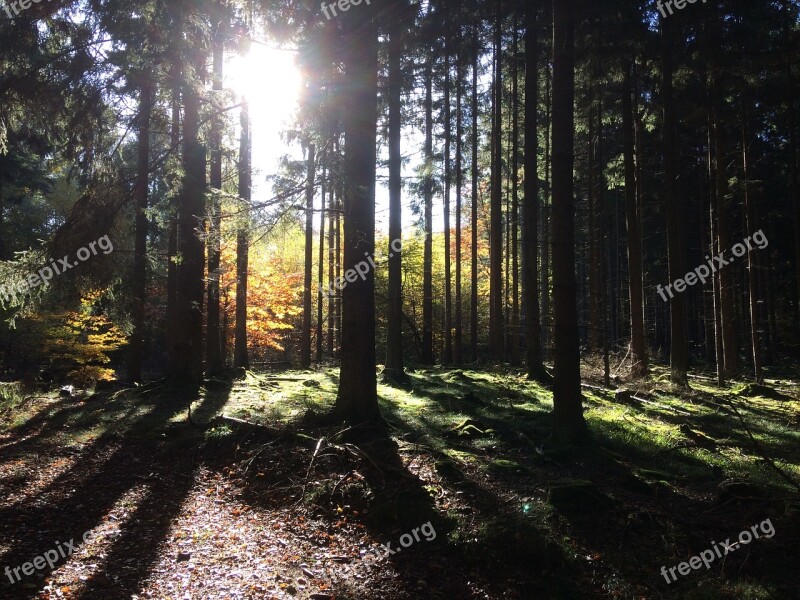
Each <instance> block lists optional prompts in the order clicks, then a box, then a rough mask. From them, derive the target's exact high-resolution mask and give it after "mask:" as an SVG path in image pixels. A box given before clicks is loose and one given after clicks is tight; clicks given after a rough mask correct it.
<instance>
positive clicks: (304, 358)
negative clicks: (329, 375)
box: [300, 143, 316, 369]
mask: <svg viewBox="0 0 800 600" xmlns="http://www.w3.org/2000/svg"><path fill="white" fill-rule="evenodd" d="M315 150H316V148H315V146H314V144H313V143H310V144H309V145H308V156H307V158H306V170H307V174H306V244H305V266H304V269H303V275H304V278H303V330H302V331H301V332H300V368H301V369H308V368H309V367H310V366H311V274H312V270H313V268H314V172H315V160H316V159H315Z"/></svg>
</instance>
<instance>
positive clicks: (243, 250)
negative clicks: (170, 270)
mask: <svg viewBox="0 0 800 600" xmlns="http://www.w3.org/2000/svg"><path fill="white" fill-rule="evenodd" d="M241 130H242V133H241V140H240V143H239V199H240V202H241V203H242V204H244V205H245V208H246V211H247V212H246V213H245V214H246V215H247V217H246V223H244V224H242V223H240V224H239V227H238V230H237V232H236V331H235V338H236V339H235V342H234V348H233V366H234V367H235V368H237V369H240V368H244V369H247V368H249V367H250V358H249V356H248V352H247V270H248V266H249V265H248V263H249V248H250V235H249V230H250V212H249V211H250V199H251V188H252V184H251V177H252V175H251V161H252V149H253V144H252V139H251V133H250V112H249V108H248V106H247V102H246V101H242V113H241Z"/></svg>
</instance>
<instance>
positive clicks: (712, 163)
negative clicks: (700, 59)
mask: <svg viewBox="0 0 800 600" xmlns="http://www.w3.org/2000/svg"><path fill="white" fill-rule="evenodd" d="M713 136H714V117H713V112H712V109H711V108H710V107H709V110H708V177H709V214H708V221H709V237H710V238H711V244H710V247H709V249H710V253H711V256H716V254H717V171H716V160H715V158H714V143H713ZM711 283H712V286H711V287H712V297H713V299H714V303H713V312H714V355H715V359H716V365H717V384H718V385H720V386H722V385H723V384H724V383H725V358H724V356H723V353H722V319H721V317H720V306H719V305H720V294H719V273H718V272H717V273H712V275H711Z"/></svg>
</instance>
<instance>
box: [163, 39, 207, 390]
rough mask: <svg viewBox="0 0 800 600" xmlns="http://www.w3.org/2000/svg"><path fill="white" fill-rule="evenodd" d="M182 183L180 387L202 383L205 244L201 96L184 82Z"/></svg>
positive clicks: (176, 365)
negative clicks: (203, 236) (203, 229)
mask: <svg viewBox="0 0 800 600" xmlns="http://www.w3.org/2000/svg"><path fill="white" fill-rule="evenodd" d="M192 55H193V66H194V72H195V73H198V74H202V73H203V71H204V68H205V52H204V51H203V50H199V49H193V50H192ZM183 107H184V111H183V173H184V175H183V185H182V189H181V210H180V214H179V216H178V251H179V255H180V258H181V262H180V265H179V267H178V274H177V295H176V299H175V305H176V309H175V313H176V314H175V319H176V326H175V338H174V339H173V340H172V345H171V347H170V355H169V364H170V369H169V370H170V378H171V379H172V381H174V382H176V383H178V384H180V385H190V386H195V385H199V384H200V383H201V382H202V379H203V296H204V291H205V290H204V285H203V274H204V271H205V264H204V263H205V242H204V241H203V239H202V237H201V235H199V234H200V230H201V227H200V225H201V224H202V222H203V217H204V215H205V195H206V148H205V147H204V146H203V144H202V143H201V141H200V132H199V110H200V98H199V97H198V89H197V85H196V82H195V81H192V78H191V77H189V76H187V77H186V80H185V81H184V84H183Z"/></svg>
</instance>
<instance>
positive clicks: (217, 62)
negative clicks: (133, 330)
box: [206, 27, 225, 376]
mask: <svg viewBox="0 0 800 600" xmlns="http://www.w3.org/2000/svg"><path fill="white" fill-rule="evenodd" d="M224 49H225V46H224V43H223V42H222V36H221V32H220V29H219V27H218V28H217V30H216V31H215V33H214V43H213V52H212V54H213V76H212V80H213V83H212V86H213V90H214V93H213V96H212V98H213V101H212V111H213V113H214V114H213V117H212V120H211V136H210V143H211V152H210V155H211V167H210V172H209V175H210V182H209V183H210V185H211V200H210V204H211V206H210V207H209V208H210V210H209V213H210V220H209V231H208V316H207V319H208V321H207V326H206V338H207V339H206V345H207V348H206V372H207V373H208V375H209V376H213V375H218V374H219V373H221V372H222V371H223V370H224V369H225V357H224V356H223V354H222V331H221V329H220V309H219V280H220V244H221V241H222V240H221V238H222V218H221V196H220V195H221V193H222V119H221V117H220V112H221V110H222V106H221V104H220V94H222V69H223V60H224Z"/></svg>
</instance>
